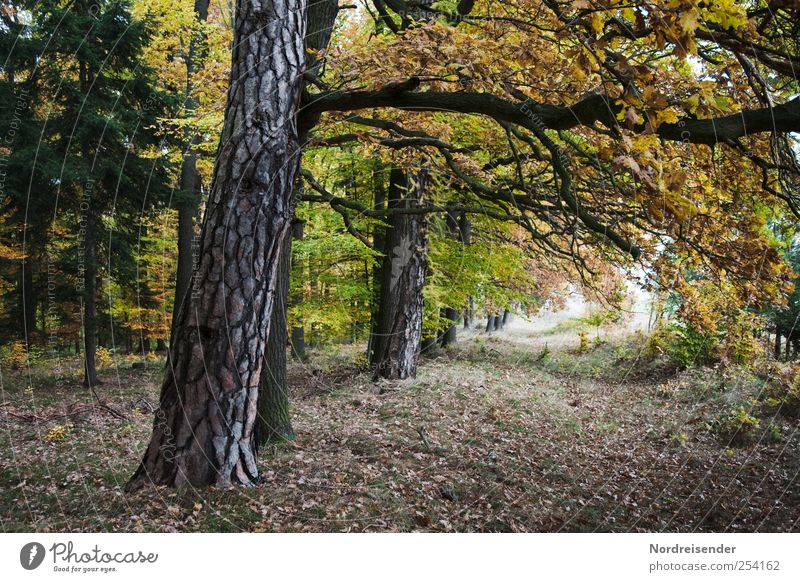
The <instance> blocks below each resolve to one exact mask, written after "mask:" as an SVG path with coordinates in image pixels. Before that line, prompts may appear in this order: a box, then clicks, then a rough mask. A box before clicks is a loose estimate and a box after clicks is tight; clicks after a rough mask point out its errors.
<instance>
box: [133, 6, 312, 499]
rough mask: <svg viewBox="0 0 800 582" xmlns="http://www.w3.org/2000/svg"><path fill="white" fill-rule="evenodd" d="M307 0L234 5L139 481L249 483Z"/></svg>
mask: <svg viewBox="0 0 800 582" xmlns="http://www.w3.org/2000/svg"><path fill="white" fill-rule="evenodd" d="M305 7H306V2H305V0H275V1H273V2H269V3H263V4H262V3H261V2H258V1H256V0H238V1H237V10H236V22H235V31H234V39H233V58H232V65H231V76H230V79H231V80H230V88H229V89H228V102H227V105H226V110H225V121H224V125H223V131H222V137H221V142H220V147H219V150H218V152H217V159H216V164H215V168H214V181H213V184H212V188H211V192H210V196H209V200H208V204H207V207H206V211H205V217H204V220H203V230H202V235H201V239H200V265H199V267H198V269H197V271H196V273H195V274H194V275H193V277H192V288H191V289H190V292H189V293H188V294H187V297H189V298H190V300H189V301H185V302H183V305H182V307H181V310H180V316H179V318H178V320H177V322H176V326H175V330H174V332H173V342H172V343H173V345H171V346H170V357H169V366H168V369H167V373H166V377H165V379H164V383H163V385H162V389H161V400H160V404H159V409H158V411H157V413H156V419H155V422H154V426H153V435H152V437H151V440H150V444H149V445H148V447H147V450H146V451H145V453H144V458H143V460H142V463H141V465H140V466H139V468H138V470H137V471H136V473H135V474H134V475H133V477H132V478H131V482H130V484H129V489H135V488H137V487H138V486H141V485H143V484H145V483H148V482H152V483H155V484H160V485H169V486H180V485H187V484H191V485H193V486H202V485H216V486H220V487H227V486H231V485H233V484H243V485H251V484H253V483H255V482H256V480H257V479H258V469H257V467H256V459H255V447H254V445H255V440H254V428H255V424H256V419H257V410H258V387H259V381H260V377H261V368H262V366H263V362H264V350H265V346H266V339H267V337H268V334H269V328H270V322H271V320H272V311H273V303H274V296H275V293H276V291H277V283H278V281H277V276H276V274H277V270H278V267H279V263H280V258H281V253H282V251H283V248H284V239H285V237H287V236H289V229H290V228H291V219H292V215H293V211H294V209H293V206H292V191H293V188H294V182H295V177H296V174H297V169H298V166H299V156H300V151H299V143H298V133H297V131H298V130H297V122H296V121H297V110H298V105H299V102H300V95H301V90H302V83H303V71H304V66H305V60H304V59H305V55H304V44H303V38H304V36H305Z"/></svg>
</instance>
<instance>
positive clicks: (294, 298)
mask: <svg viewBox="0 0 800 582" xmlns="http://www.w3.org/2000/svg"><path fill="white" fill-rule="evenodd" d="M304 229H305V222H303V221H302V220H295V221H294V222H293V223H292V240H296V241H300V240H303V230H304ZM290 255H291V253H290ZM293 262H294V261H291V262H290V268H289V273H288V274H287V276H288V278H289V281H290V282H291V273H292V271H293V270H294V269H293ZM302 302H303V292H302V290H298V291H296V292H295V293H292V294H291V295H290V296H289V305H290V306H291V307H294V306H296V305H300V304H301V303H302ZM290 346H291V349H292V357H293V358H294V359H296V360H300V361H301V362H306V361H308V353H307V352H306V331H305V328H304V327H303V320H302V319H301V318H299V317H298V318H297V320H296V322H295V324H294V325H293V326H292V335H291V339H290Z"/></svg>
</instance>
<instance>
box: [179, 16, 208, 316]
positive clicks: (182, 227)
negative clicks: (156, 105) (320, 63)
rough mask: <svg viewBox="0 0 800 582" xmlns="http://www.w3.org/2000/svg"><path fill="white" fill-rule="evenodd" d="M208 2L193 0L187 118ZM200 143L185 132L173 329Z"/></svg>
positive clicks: (195, 200)
mask: <svg viewBox="0 0 800 582" xmlns="http://www.w3.org/2000/svg"><path fill="white" fill-rule="evenodd" d="M208 3H209V0H195V2H194V15H195V22H196V23H197V24H198V25H199V26H200V30H198V31H195V32H194V33H193V34H192V38H191V40H190V41H189V51H188V54H187V55H186V96H185V98H184V110H185V113H186V115H187V116H190V115H192V114H193V113H194V112H195V111H196V110H197V107H198V103H197V99H196V98H195V97H194V95H193V94H192V92H193V91H194V75H195V73H197V71H198V70H199V69H200V68H201V67H202V61H203V57H204V56H205V52H206V51H205V46H204V45H205V40H206V39H205V34H204V33H203V32H202V26H203V25H204V24H205V22H206V20H208ZM197 143H199V136H198V135H197V134H196V133H194V132H193V131H192V130H191V129H189V128H187V130H186V135H185V139H184V148H185V151H184V155H183V160H182V162H181V178H180V189H181V191H180V193H179V197H178V269H177V273H176V275H175V303H174V306H173V310H172V326H171V329H175V324H176V321H177V319H178V315H179V313H180V309H181V304H182V302H183V301H184V298H185V295H186V292H187V291H188V290H189V285H190V282H191V278H192V270H193V266H194V265H193V264H194V261H193V252H194V217H195V214H196V213H197V208H198V205H199V203H200V192H199V183H200V179H199V176H198V173H197V152H196V151H195V149H194V146H196V145H197Z"/></svg>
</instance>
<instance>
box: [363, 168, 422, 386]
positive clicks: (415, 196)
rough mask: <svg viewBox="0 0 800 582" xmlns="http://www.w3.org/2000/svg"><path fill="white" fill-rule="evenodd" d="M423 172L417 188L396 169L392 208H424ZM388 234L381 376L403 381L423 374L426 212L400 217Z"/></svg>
mask: <svg viewBox="0 0 800 582" xmlns="http://www.w3.org/2000/svg"><path fill="white" fill-rule="evenodd" d="M428 180H429V177H428V173H427V171H426V170H424V169H423V170H420V171H419V172H418V174H417V176H416V180H415V182H416V183H414V184H410V185H409V184H407V178H406V176H405V175H404V174H403V172H402V171H401V170H399V169H393V170H392V172H391V176H390V185H389V208H403V207H406V208H409V207H415V206H419V204H420V203H421V199H422V193H423V192H424V190H425V187H426V185H427V183H428ZM390 224H391V228H390V229H388V232H387V233H386V246H385V247H384V248H385V250H386V255H387V256H386V257H385V259H384V270H383V278H382V281H381V306H380V320H381V323H380V328H381V330H382V331H383V337H382V339H381V341H380V347H379V350H378V365H377V367H376V369H375V378H376V379H377V378H386V379H402V378H408V377H413V376H415V375H416V373H417V361H418V359H419V352H420V341H421V339H422V287H423V286H424V284H425V274H426V269H427V258H426V256H425V254H426V245H427V233H426V222H425V215H424V214H396V215H393V216H392V217H391V220H390Z"/></svg>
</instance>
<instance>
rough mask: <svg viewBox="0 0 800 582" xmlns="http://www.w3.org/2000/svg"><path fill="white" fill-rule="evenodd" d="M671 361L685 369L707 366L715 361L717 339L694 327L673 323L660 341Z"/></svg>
mask: <svg viewBox="0 0 800 582" xmlns="http://www.w3.org/2000/svg"><path fill="white" fill-rule="evenodd" d="M660 341H661V342H662V345H663V351H664V353H666V355H667V356H668V357H669V359H670V360H672V361H673V362H675V363H676V364H678V365H679V366H681V367H683V368H690V367H692V366H699V365H703V364H707V363H709V362H711V361H713V360H714V359H715V347H716V339H715V338H714V336H712V335H710V334H707V333H702V332H700V331H698V330H697V329H696V328H694V327H693V326H692V325H688V324H681V323H672V324H670V325H669V326H667V330H666V334H665V335H664V337H663V338H662V339H661V340H660Z"/></svg>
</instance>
